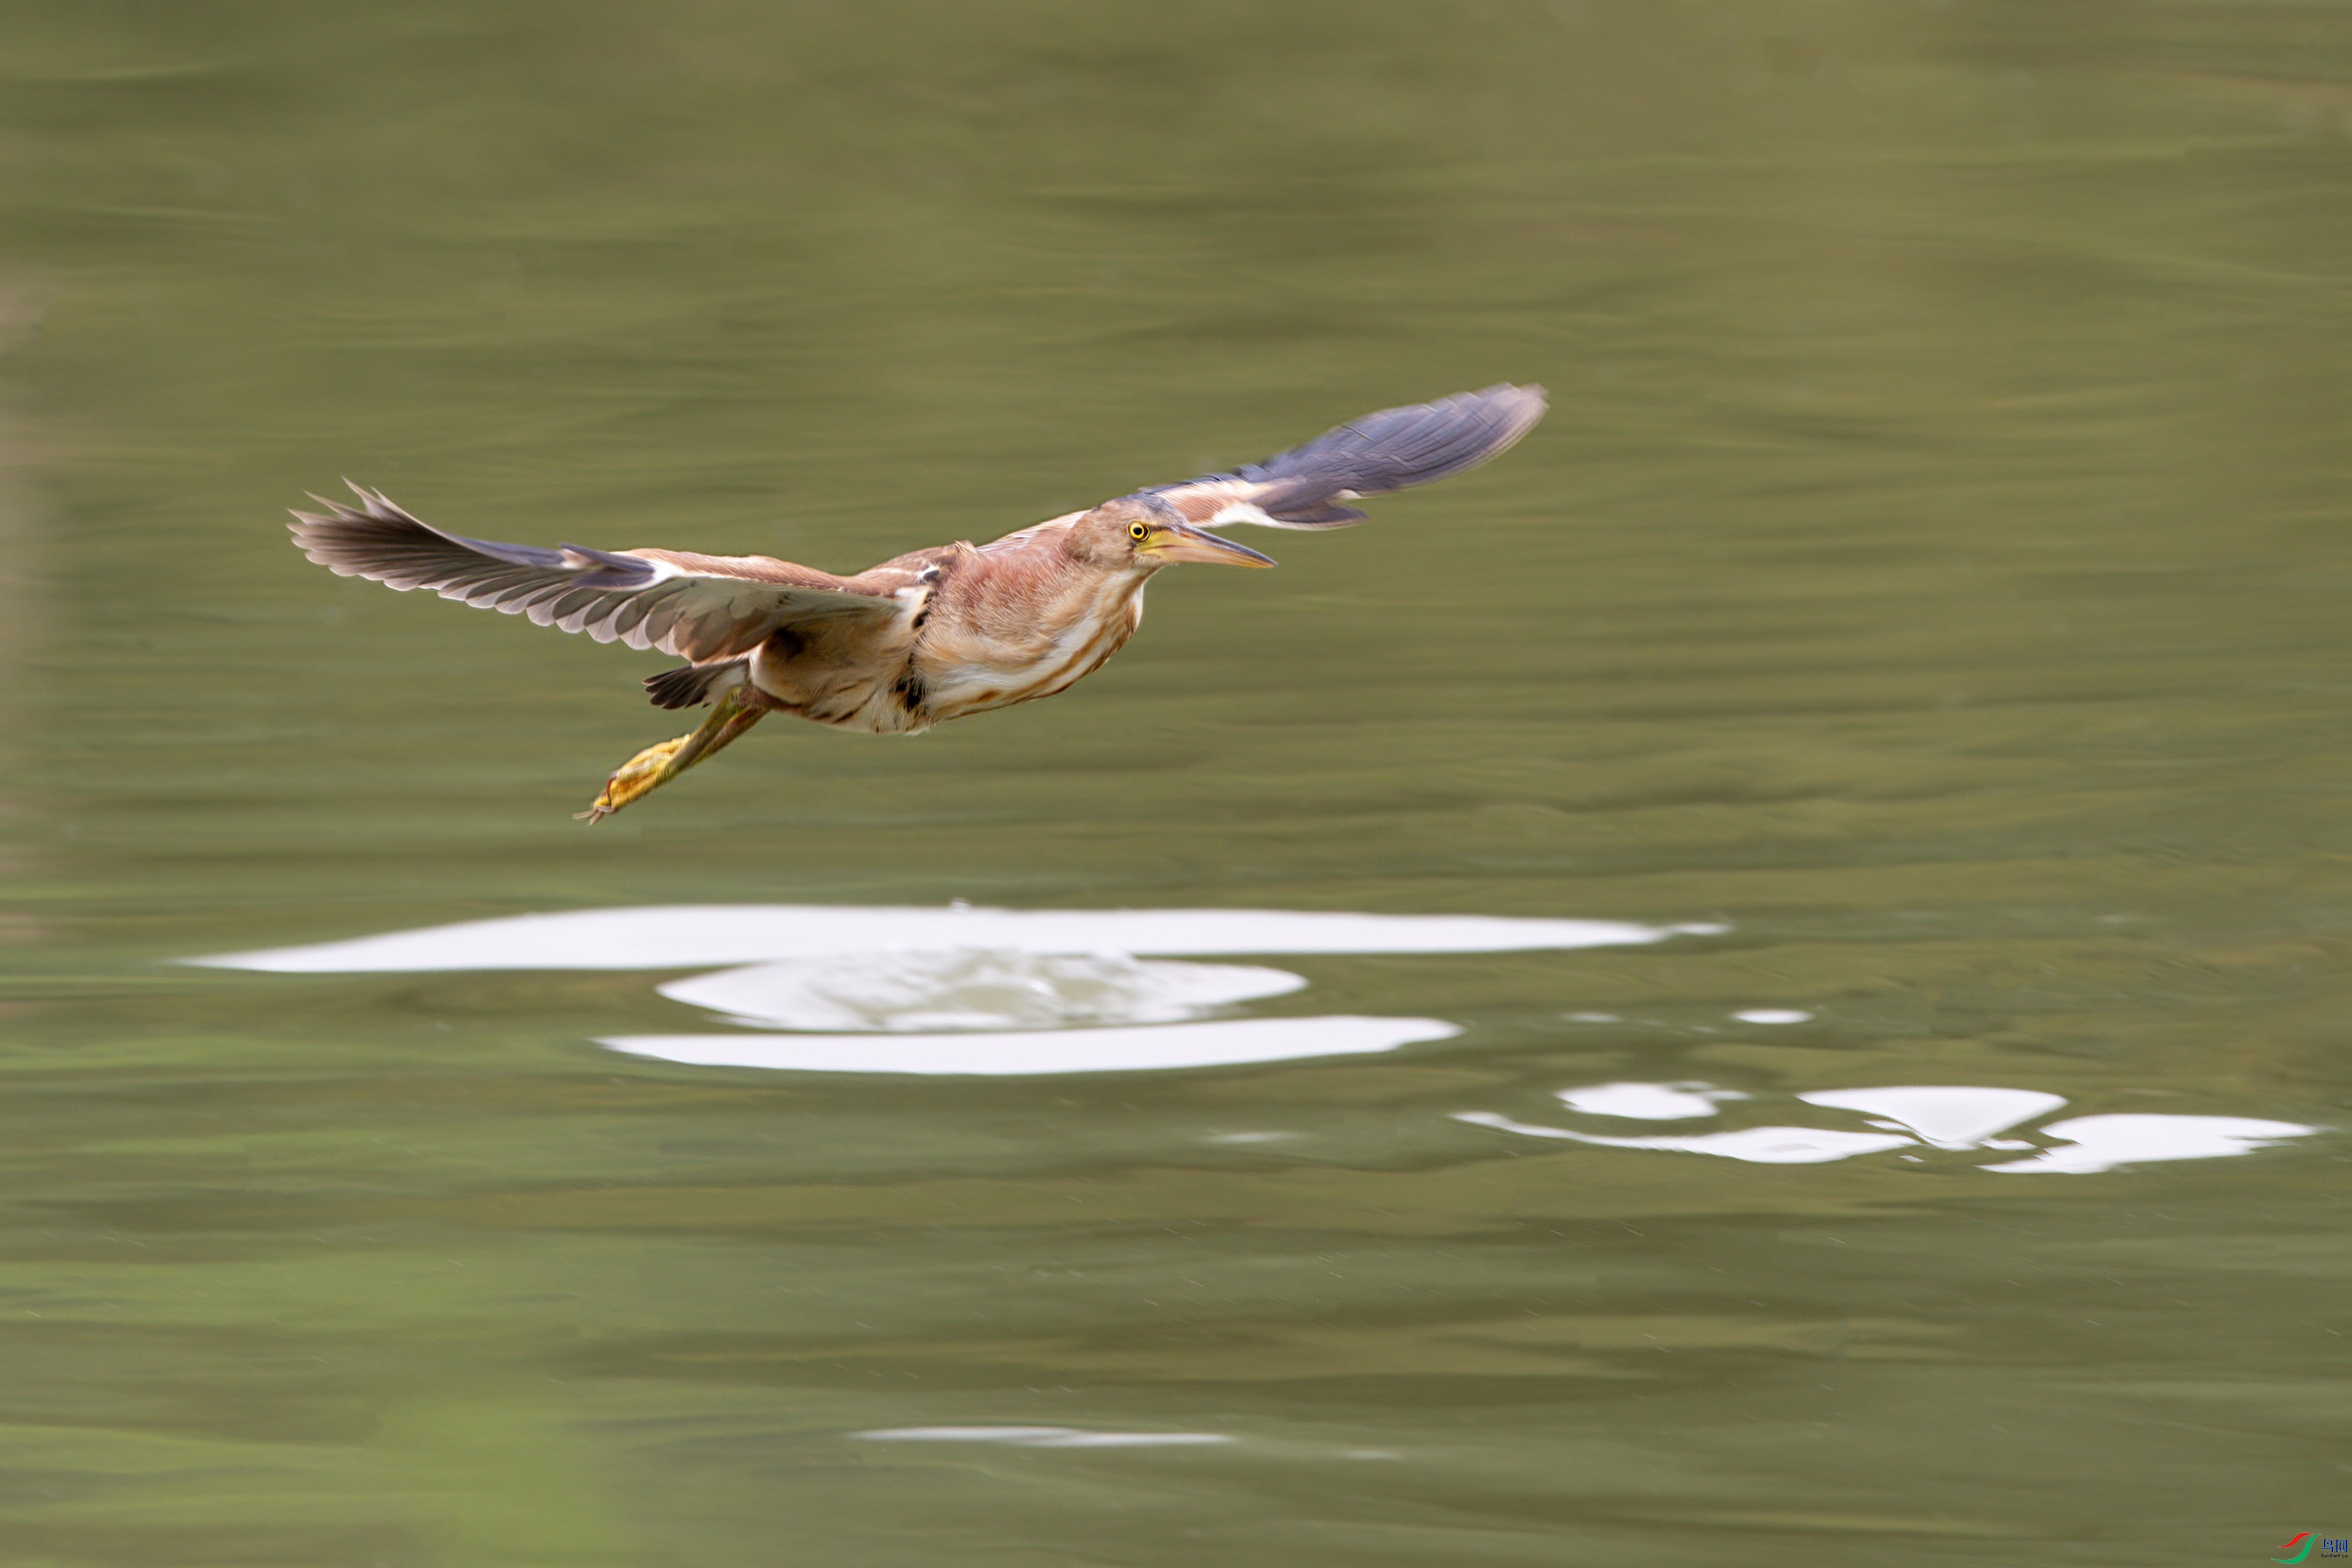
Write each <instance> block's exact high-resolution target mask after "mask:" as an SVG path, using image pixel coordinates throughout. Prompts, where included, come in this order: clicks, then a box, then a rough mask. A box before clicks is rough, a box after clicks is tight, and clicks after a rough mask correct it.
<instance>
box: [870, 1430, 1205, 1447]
mask: <svg viewBox="0 0 2352 1568" xmlns="http://www.w3.org/2000/svg"><path fill="white" fill-rule="evenodd" d="M850 1436H851V1437H853V1438H855V1439H856V1440H857V1441H859V1442H865V1443H1001V1444H1004V1445H1006V1446H1009V1447H1015V1448H1169V1447H1195V1446H1197V1445H1200V1444H1202V1443H1230V1442H1232V1441H1233V1440H1234V1439H1233V1438H1231V1437H1228V1436H1225V1435H1224V1434H1223V1433H1222V1432H1089V1431H1087V1430H1086V1428H1084V1427H1082V1426H885V1427H881V1428H878V1429H877V1430H875V1431H872V1432H852V1433H851V1434H850Z"/></svg>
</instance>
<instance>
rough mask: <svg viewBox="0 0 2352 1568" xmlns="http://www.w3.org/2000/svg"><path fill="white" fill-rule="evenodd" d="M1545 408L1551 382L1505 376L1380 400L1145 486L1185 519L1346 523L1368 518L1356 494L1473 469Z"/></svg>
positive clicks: (1272, 524)
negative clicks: (1398, 400) (1302, 433)
mask: <svg viewBox="0 0 2352 1568" xmlns="http://www.w3.org/2000/svg"><path fill="white" fill-rule="evenodd" d="M1543 416H1544V389H1543V388H1542V387H1540V386H1512V385H1510V384H1507V383H1506V384H1501V385H1497V386H1490V387H1488V388H1486V390H1485V391H1484V392H1458V393H1455V394H1454V395H1453V396H1451V397H1441V398H1439V399H1438V400H1437V401H1436V402H1434V403H1416V404H1414V405H1412V406H1411V407H1408V408H1383V409H1381V411H1380V412H1379V413H1378V414H1367V415H1365V416H1363V417H1362V418H1360V419H1351V420H1349V422H1348V423H1347V424H1345V425H1342V426H1339V428H1338V429H1336V430H1329V431H1326V432H1325V433H1324V434H1322V435H1320V436H1318V437H1315V439H1313V440H1312V441H1309V442H1307V444H1306V445H1305V446H1303V447H1292V448H1291V449H1290V450H1289V451H1287V452H1281V453H1277V454H1276V455H1275V456H1274V457H1271V458H1267V459H1266V460H1265V461H1264V462H1263V463H1252V464H1250V465H1248V466H1247V467H1246V468H1236V469H1234V471H1233V472H1232V473H1230V474H1207V475H1204V476H1202V478H1200V479H1187V480H1185V481H1184V482H1183V483H1181V484H1175V485H1155V486H1153V487H1152V488H1151V489H1149V490H1147V491H1145V492H1144V493H1145V494H1147V495H1156V496H1159V497H1160V498H1161V499H1163V500H1168V501H1171V502H1172V503H1173V504H1174V505H1175V507H1176V509H1177V510H1179V511H1181V512H1182V513H1183V514H1184V519H1185V521H1188V522H1197V523H1202V524H1215V523H1234V522H1254V523H1256V524H1258V525H1259V526H1260V527H1264V528H1347V527H1349V526H1350V525H1351V524H1354V523H1359V522H1361V521H1364V514H1363V513H1362V512H1360V511H1358V510H1355V509H1354V508H1352V507H1344V506H1339V505H1337V504H1336V503H1337V502H1339V501H1343V500H1355V499H1356V498H1357V497H1359V496H1372V495H1381V494H1383V493H1385V492H1387V491H1389V490H1402V489H1411V488H1412V486H1414V485H1426V484H1431V483H1433V482H1434V481H1436V480H1438V479H1444V478H1445V477H1446V476H1448V475H1449V474H1458V473H1460V472H1461V471H1462V470H1463V469H1465V468H1476V467H1477V466H1478V465H1479V464H1481V463H1483V462H1485V461H1486V459H1487V458H1492V457H1496V456H1497V455H1498V454H1500V453H1502V452H1505V451H1507V450H1509V449H1510V447H1511V446H1512V445H1513V444H1514V443H1515V442H1517V440H1518V438H1519V437H1522V436H1524V435H1526V434H1527V433H1528V431H1530V430H1532V429H1534V428H1535V425H1536V421H1537V420H1538V419H1541V418H1542V417H1543Z"/></svg>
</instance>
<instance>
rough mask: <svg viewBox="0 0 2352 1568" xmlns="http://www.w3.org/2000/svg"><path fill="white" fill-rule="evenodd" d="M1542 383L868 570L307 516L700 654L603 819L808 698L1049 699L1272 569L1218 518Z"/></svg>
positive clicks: (1452, 457) (346, 550) (373, 508)
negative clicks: (680, 717) (1177, 597)
mask: <svg viewBox="0 0 2352 1568" xmlns="http://www.w3.org/2000/svg"><path fill="white" fill-rule="evenodd" d="M1543 412H1544V395H1543V389H1542V388H1541V387H1539V386H1510V385H1501V386H1490V387H1488V388H1486V390H1485V391H1484V392H1465V393H1461V394H1458V395H1455V396H1453V397H1445V398H1440V399H1439V400H1438V401H1436V402H1434V403H1423V404H1416V405H1413V406H1412V407H1409V408H1389V409H1383V410H1381V412H1380V413H1377V414H1368V415H1366V416H1363V417H1362V418H1360V419H1357V420H1353V421H1350V422H1349V423H1348V424H1346V425H1342V426H1339V428H1338V429H1336V430H1332V431H1329V432H1328V433H1327V434H1325V435H1322V436H1318V437H1316V438H1315V439H1314V440H1312V441H1309V442H1307V444H1306V445H1305V446H1302V447H1292V448H1291V449H1290V450H1289V451H1287V452H1284V453H1281V454H1279V455H1277V456H1276V457H1272V458H1267V459H1266V460H1265V461H1264V462H1262V463H1252V464H1250V465H1248V466H1247V467H1245V468H1236V469H1234V471H1233V472H1231V473H1225V474H1210V475H1207V476H1204V477H1203V478H1201V479H1187V480H1184V481H1183V482H1181V483H1180V484H1170V485H1155V486H1153V487H1151V488H1150V489H1141V490H1137V491H1136V492H1135V493H1133V494H1132V495H1124V496H1120V497H1118V499H1116V500H1107V501H1105V502H1103V503H1102V504H1101V505H1100V506H1097V507H1096V508H1094V509H1093V510H1088V511H1075V512H1072V513H1070V514H1069V515H1068V516H1066V517H1057V518H1055V519H1054V520H1053V521H1050V522H1041V523H1038V524H1037V525H1036V526H1034V527H1033V528H1024V529H1023V530H1021V531H1019V532H1017V533H1008V534H1006V535H1005V536H1004V537H1003V538H1002V539H1000V540H997V541H996V542H994V543H992V544H971V543H969V542H957V543H954V544H944V545H940V546H937V547H935V548H933V549H929V550H917V551H912V552H908V553H907V554H905V555H899V556H896V557H893V558H892V559H890V560H888V561H885V562H884V563H882V564H880V565H879V566H875V567H870V568H868V569H867V570H866V571H864V572H860V573H859V574H857V575H856V576H854V577H836V576H835V575H834V574H832V573H830V572H820V571H818V570H816V569H815V568H814V567H811V566H796V565H794V564H793V563H791V562H789V561H775V560H771V559H770V558H769V557H767V556H764V555H697V554H693V553H691V552H687V551H682V550H650V549H641V550H620V551H604V550H591V549H588V548H586V547H585V546H583V545H577V544H564V545H559V546H557V547H556V548H554V549H552V550H547V549H541V548H540V547H538V546H535V545H529V544H497V543H493V542H489V541H487V540H480V539H467V538H464V537H462V536H460V535H458V534H455V533H445V532H443V531H441V530H439V529H437V528H435V527H433V526H432V525H431V524H430V523H425V522H420V521H417V520H416V519H415V518H414V517H411V516H409V514H408V513H407V512H405V511H403V510H401V509H400V508H399V507H397V506H394V504H393V503H392V502H391V501H390V500H386V499H385V497H384V495H383V492H382V491H381V490H367V489H361V488H360V487H359V486H357V485H353V486H352V490H353V491H354V492H356V493H357V495H358V497H359V503H360V504H359V505H357V506H356V507H352V506H344V505H342V504H341V503H340V502H336V501H330V500H322V499H320V498H317V497H313V498H312V499H313V500H319V503H320V505H321V506H323V507H325V508H326V509H327V510H325V511H323V512H310V511H297V512H296V513H295V514H294V519H295V521H294V522H293V525H292V527H293V531H294V542H295V543H296V544H297V545H299V547H300V548H301V551H302V552H303V553H304V554H305V555H308V556H309V557H310V559H311V560H313V561H315V562H317V563H319V564H320V565H321V566H324V567H326V568H327V569H328V570H329V571H331V572H333V573H335V574H338V575H341V576H344V577H367V578H372V579H373V580H374V581H376V582H378V583H382V584H385V585H386V586H387V587H392V588H397V589H400V590H402V591H406V590H408V589H411V588H430V589H432V590H433V591H434V592H436V593H437V594H439V595H441V596H442V597H443V598H445V599H458V600H462V601H464V602H465V603H467V604H468V605H480V606H481V607H483V608H485V609H495V610H502V611H504V612H505V613H506V614H508V615H510V616H515V615H523V616H530V618H531V619H532V621H534V622H536V623H537V624H538V625H540V626H561V627H562V628H563V629H564V630H565V631H567V632H586V633H587V634H588V635H589V636H590V637H594V638H595V639H596V640H597V641H598V642H614V641H616V640H617V641H620V642H624V643H626V644H627V645H628V646H629V647H635V648H658V649H660V650H661V651H662V652H664V653H667V654H673V655H676V656H677V658H683V659H685V660H687V661H688V662H687V663H685V664H682V665H680V666H678V667H677V668H675V669H668V670H665V671H663V672H662V673H661V674H659V675H656V676H654V677H652V678H650V679H647V680H646V683H645V686H646V691H648V692H649V693H651V694H652V697H653V700H654V702H655V704H656V706H659V707H662V708H688V707H696V706H699V705H702V704H710V705H712V712H711V714H710V717H709V719H708V720H707V721H705V722H704V723H703V724H702V726H701V727H700V728H699V729H698V730H696V731H693V732H692V733H691V734H687V735H681V736H679V737H678V738H677V740H675V741H665V742H662V743H661V744H660V745H658V746H650V747H648V748H646V750H645V751H642V752H638V753H637V754H636V755H635V756H634V757H632V758H630V759H629V761H627V762H626V763H623V764H622V765H621V767H620V768H619V770H618V771H616V772H615V773H614V774H613V775H612V776H611V777H610V778H609V779H607V780H606V781H605V783H604V792H603V793H602V794H600V795H597V797H596V803H595V805H593V806H591V807H589V809H588V810H586V811H585V812H583V813H582V814H581V816H582V817H583V819H584V820H586V821H589V822H594V821H597V820H598V819H600V818H602V817H605V816H611V815H612V814H613V813H614V812H616V811H618V810H620V809H621V808H622V807H623V806H625V805H628V804H629V803H630V802H631V801H634V800H636V799H637V798H639V797H640V796H642V795H646V794H647V793H649V792H650V791H652V790H654V789H656V788H657V787H659V786H660V785H662V784H667V783H668V782H669V781H670V780H671V779H674V778H676V777H677V775H678V774H679V773H684V772H685V771H686V770H687V769H688V768H690V767H692V766H693V765H694V764H695V763H698V762H701V761H702V760H703V759H705V758H706V757H709V756H710V755H711V754H712V753H713V752H717V751H718V750H719V748H720V747H722V746H724V745H726V744H727V743H728V742H730V741H733V740H734V739H735V738H736V737H737V736H738V735H740V734H741V733H743V731H746V730H748V729H750V728H751V726H752V725H753V724H755V723H757V722H759V721H760V719H761V715H763V714H767V713H790V714H793V715H794V716H795V717H798V718H802V719H810V720H814V721H816V722H817V723H820V724H832V725H835V726H836V727H838V728H841V729H845V730H864V731H869V732H871V733H874V734H877V735H916V734H920V733H921V732H922V731H925V730H928V729H929V728H930V727H931V726H932V725H934V724H939V723H943V722H945V721H948V720H950V719H961V718H962V717H963V716H964V715H965V714H967V713H981V712H985V711H986V710H989V709H991V708H1003V707H1005V706H1007V705H1008V704H1011V703H1014V702H1027V701H1030V700H1034V699H1035V698H1039V697H1051V696H1052V695H1054V693H1055V692H1057V691H1060V690H1063V689H1066V688H1067V687H1069V686H1070V685H1071V684H1073V683H1074V682H1076V681H1077V680H1078V679H1081V678H1083V677H1085V676H1087V675H1090V674H1092V673H1093V672H1094V671H1096V670H1097V669H1100V668H1102V667H1103V665H1104V664H1105V663H1106V662H1107V661H1108V659H1109V658H1110V657H1111V655H1113V654H1115V653H1117V652H1118V650H1119V648H1120V647H1123V646H1125V644H1126V642H1127V639H1128V638H1129V637H1132V636H1134V635H1135V628H1136V626H1138V625H1139V623H1140V622H1141V621H1142V619H1143V589H1144V585H1145V584H1147V583H1149V582H1150V581H1151V577H1152V574H1154V573H1156V572H1158V571H1159V570H1160V568H1161V567H1163V566H1168V565H1171V564H1173V563H1177V562H1180V561H1192V562H1205V563H1214V564H1222V565H1228V566H1271V565H1273V564H1274V562H1273V561H1271V560H1270V559H1268V558H1267V557H1265V556H1264V555H1261V554H1259V553H1258V552H1256V551H1255V550H1252V549H1250V548H1249V547H1248V546H1246V545H1242V544H1236V543H1234V542H1233V541H1231V540H1228V539H1221V538H1219V537H1218V536H1217V535H1216V534H1214V533H1212V532H1210V531H1209V529H1208V525H1209V524H1212V523H1214V524H1219V525H1225V524H1232V523H1254V524H1256V525H1257V526H1259V527H1262V528H1296V529H1325V528H1346V527H1349V526H1350V525H1352V524H1355V523H1359V522H1362V521H1365V518H1364V514H1363V513H1362V512H1360V511H1357V510H1353V509H1351V508H1349V507H1346V506H1342V505H1340V504H1339V503H1340V502H1342V501H1347V500H1356V499H1357V498H1359V497H1361V496H1369V495H1379V494H1381V493H1383V492H1385V491H1388V490H1401V489H1407V488H1409V487H1411V486H1413V485H1425V484H1428V483H1430V482H1432V481H1433V480H1436V479H1444V478H1445V477H1446V476H1447V475H1449V474H1458V473H1460V472H1461V471H1462V470H1463V469H1465V468H1472V467H1475V465H1477V464H1479V463H1483V462H1485V461H1486V459H1487V458H1492V457H1494V456H1496V454H1497V453H1499V452H1501V451H1503V450H1505V449H1506V448H1507V447H1509V446H1510V445H1511V444H1512V443H1513V442H1515V441H1517V439H1518V438H1519V437H1522V436H1524V435H1526V434H1527V433H1528V430H1529V429H1531V428H1532V427H1533V426H1534V425H1535V423H1536V421H1537V420H1538V419H1540V418H1541V417H1543Z"/></svg>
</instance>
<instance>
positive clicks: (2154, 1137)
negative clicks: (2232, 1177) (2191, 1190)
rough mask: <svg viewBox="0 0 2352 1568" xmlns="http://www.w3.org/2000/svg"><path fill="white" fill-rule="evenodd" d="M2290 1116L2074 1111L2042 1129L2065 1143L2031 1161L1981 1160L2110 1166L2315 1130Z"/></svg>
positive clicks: (2061, 1167)
mask: <svg viewBox="0 0 2352 1568" xmlns="http://www.w3.org/2000/svg"><path fill="white" fill-rule="evenodd" d="M2042 1131H2044V1132H2046V1133H2048V1134H2049V1135H2050V1136H2051V1137H2053V1138H2063V1139H2065V1140H2066V1142H2067V1143H2068V1144H2069V1145H2071V1146H2070V1147H2067V1148H2063V1149H2044V1150H2043V1151H2042V1152H2041V1153H2039V1154H2036V1155H2035V1156H2034V1157H2033V1158H2032V1159H2031V1160H2011V1161H2010V1162H2009V1163H2006V1164H2000V1165H1987V1166H1985V1167H1984V1169H1986V1170H1988V1171H2008V1172H2022V1173H2044V1172H2047V1173H2074V1174H2083V1173H2088V1172H2092V1171H2112V1170H2114V1169H2115V1168H2116V1166H2117V1165H2137V1164H2144V1163H2147V1162H2149V1161H2154V1160H2214V1159H2222V1158H2226V1157H2228V1156H2230V1155H2232V1154H2251V1153H2252V1152H2254V1151H2255V1150H2257V1149H2267V1148H2269V1147H2270V1146H2271V1145H2272V1144H2273V1143H2275V1142H2279V1140H2281V1139H2283V1138H2301V1137H2304V1136H2305V1135H2306V1134H2309V1133H2313V1132H2316V1131H2319V1129H2318V1128H2316V1127H2302V1126H2298V1125H2296V1124H2295V1123H2294V1122H2292V1121H2254V1120H2253V1119H2252V1118H2251V1117H2244V1116H2077V1117H2075V1118H2074V1120H2072V1121H2053V1122H2052V1123H2051V1124H2050V1125H2049V1126H2047V1127H2045V1128H2043V1129H2042Z"/></svg>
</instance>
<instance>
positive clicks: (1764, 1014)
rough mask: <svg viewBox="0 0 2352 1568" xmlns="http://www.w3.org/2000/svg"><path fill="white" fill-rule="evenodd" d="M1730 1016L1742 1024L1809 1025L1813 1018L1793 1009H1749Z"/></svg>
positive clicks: (1809, 1014)
mask: <svg viewBox="0 0 2352 1568" xmlns="http://www.w3.org/2000/svg"><path fill="white" fill-rule="evenodd" d="M1732 1016H1733V1017H1735V1018H1737V1019H1738V1020H1739V1021H1740V1022H1741V1023H1743V1024H1804V1023H1810V1022H1811V1020H1812V1015H1811V1013H1806V1012H1802V1011H1800V1010H1799V1009H1797V1008H1795V1007H1750V1008H1748V1011H1746V1012H1745V1013H1734V1014H1733V1015H1732Z"/></svg>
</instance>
